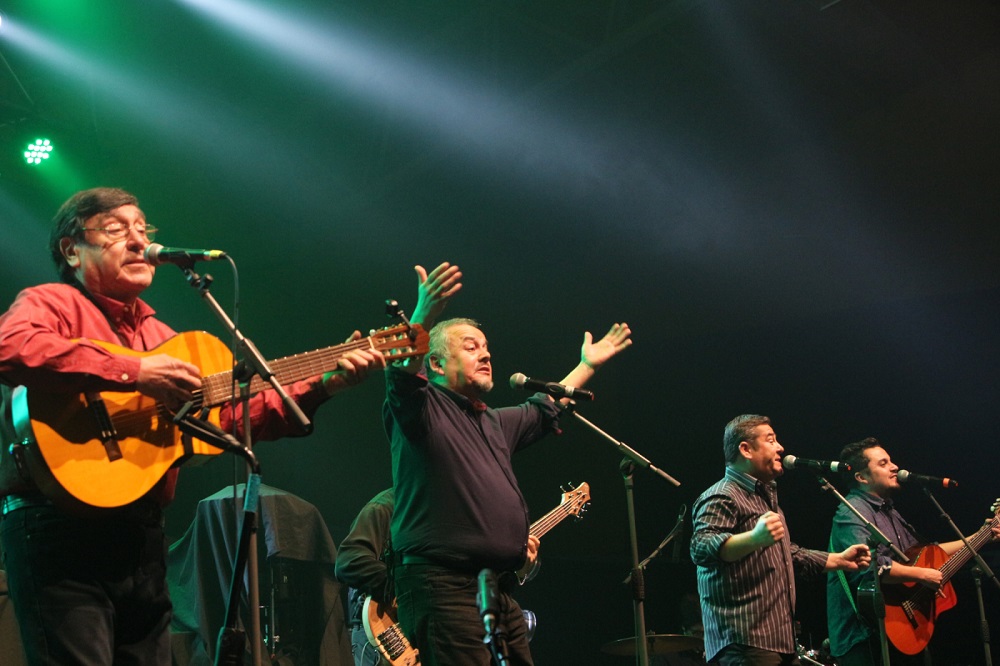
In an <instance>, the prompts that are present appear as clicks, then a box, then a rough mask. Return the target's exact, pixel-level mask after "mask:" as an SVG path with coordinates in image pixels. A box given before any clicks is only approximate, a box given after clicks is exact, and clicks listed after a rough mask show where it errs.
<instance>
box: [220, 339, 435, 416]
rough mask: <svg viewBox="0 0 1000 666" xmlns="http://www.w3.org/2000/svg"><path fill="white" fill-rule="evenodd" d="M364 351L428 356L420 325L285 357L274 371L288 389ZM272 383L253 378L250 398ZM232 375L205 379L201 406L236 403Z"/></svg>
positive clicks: (393, 355)
mask: <svg viewBox="0 0 1000 666" xmlns="http://www.w3.org/2000/svg"><path fill="white" fill-rule="evenodd" d="M362 349H367V350H374V351H378V352H380V353H381V354H382V355H383V356H385V357H386V358H387V359H390V358H391V359H393V360H399V359H404V358H409V357H411V356H417V355H419V354H424V353H426V352H427V332H426V331H424V330H423V329H422V328H421V327H420V326H419V325H417V324H413V325H412V327H410V326H407V327H404V326H396V327H393V328H391V329H382V330H380V331H373V332H372V335H371V336H369V337H366V338H361V339H360V340H352V341H350V342H345V343H342V344H339V345H333V346H331V347H324V348H322V349H317V350H315V351H311V352H305V353H303V354H295V355H294V356H286V357H284V358H279V359H277V360H274V361H270V362H269V365H270V366H271V371H272V372H273V373H274V376H275V378H276V379H277V380H278V383H279V384H281V385H282V386H287V385H288V384H292V383H294V382H298V381H301V380H303V379H308V378H309V377H315V376H316V375H321V374H323V373H325V372H330V371H331V370H336V369H337V364H338V363H339V362H340V359H342V358H343V357H344V356H346V355H347V354H349V353H351V352H353V351H359V350H362ZM270 386H271V384H270V382H267V381H264V379H262V378H261V377H260V376H259V375H254V377H253V378H252V379H251V381H250V395H256V394H257V393H260V392H261V391H263V390H265V389H267V388H270ZM235 397H236V396H235V395H234V392H233V372H232V371H231V370H227V371H225V372H219V373H216V374H214V375H209V376H207V377H203V378H202V405H203V406H204V407H209V408H211V407H217V406H219V405H222V404H224V403H227V402H229V401H231V400H233V399H234V398H235Z"/></svg>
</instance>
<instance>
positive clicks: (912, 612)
mask: <svg viewBox="0 0 1000 666" xmlns="http://www.w3.org/2000/svg"><path fill="white" fill-rule="evenodd" d="M991 510H992V511H993V518H992V519H990V520H988V521H987V522H986V524H985V525H984V526H983V527H982V528H981V529H980V530H979V531H977V532H976V533H975V534H973V535H972V536H971V537H969V538H968V539H967V541H968V542H969V545H968V546H962V548H961V550H958V551H956V552H955V553H954V554H953V555H951V556H950V557H949V556H948V554H947V553H945V552H944V550H942V549H941V548H940V547H939V546H936V545H934V544H930V545H926V546H914V547H913V548H911V549H909V550H907V551H906V556H907V557H908V558H909V560H910V565H911V566H915V567H926V568H929V569H938V570H940V571H941V587H940V588H939V589H938V591H937V592H935V591H934V590H932V589H930V588H928V587H925V586H923V585H921V584H919V583H916V582H911V583H904V584H901V585H879V588H880V589H881V591H882V599H883V602H884V605H885V633H886V636H887V637H888V639H889V641H890V642H891V643H892V644H893V645H894V646H895V647H896V649H897V650H899V651H900V652H902V653H903V654H917V653H919V652H921V651H922V650H923V649H924V648H926V647H927V644H928V643H930V640H931V636H933V635H934V623H935V622H936V621H937V617H938V615H940V614H941V613H943V612H944V611H946V610H949V609H951V608H953V607H954V606H955V603H956V602H957V601H958V599H957V598H956V596H955V589H954V587H953V586H952V584H951V577H952V576H954V575H955V573H956V572H958V570H959V569H961V568H962V567H963V566H964V565H965V563H966V562H968V561H969V560H970V559H972V556H973V554H974V553H976V552H978V551H979V549H980V548H982V547H983V546H984V545H986V544H987V543H989V542H990V541H991V540H992V538H993V532H992V529H993V527H995V526H996V525H997V524H998V521H1000V501H997V502H996V503H995V504H993V506H992V507H991ZM970 548H971V549H970ZM878 606H879V604H878V593H877V590H876V587H875V581H874V580H871V579H869V580H864V581H862V583H861V584H860V585H859V586H858V610H859V611H860V612H861V613H862V614H863V615H865V616H866V617H867V618H868V619H870V620H872V621H873V622H877V619H878V613H877V609H878Z"/></svg>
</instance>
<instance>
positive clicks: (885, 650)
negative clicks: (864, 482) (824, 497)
mask: <svg viewBox="0 0 1000 666" xmlns="http://www.w3.org/2000/svg"><path fill="white" fill-rule="evenodd" d="M816 480H817V481H818V482H819V484H820V488H822V489H823V490H825V491H827V492H829V493H831V494H832V495H834V496H836V498H837V499H838V500H840V503H841V504H843V505H844V506H846V507H847V508H848V509H850V511H851V513H853V514H854V515H855V516H857V518H858V520H860V521H861V523H862V524H863V525H864V526H865V529H867V530H868V547H869V548H870V549H871V550H872V562H871V565H869V569H870V570H871V571H872V574H873V576H874V582H875V596H874V599H873V600H872V605H873V606H874V610H875V616H876V618H877V619H878V637H879V643H880V645H881V648H882V666H889V637H888V636H886V633H885V599H884V597H883V596H882V581H881V580H880V577H881V575H882V572H883V569H882V567H880V566H878V558H877V556H876V554H877V549H878V546H880V545H881V546H886V547H887V548H888V549H889V550H891V551H892V553H893V554H894V555H895V556H896V557H897V558H898V559H899V560H900V561H901V562H904V563H908V562H909V561H910V559H909V558H908V557H907V556H906V554H905V553H904V552H903V551H901V550H900V549H899V547H897V546H896V545H895V544H894V543H892V542H891V541H889V538H888V537H887V536H886V535H885V534H883V533H882V530H880V529H879V528H877V527H876V526H875V525H874V524H873V523H872V522H871V521H870V520H868V519H867V518H865V517H864V516H862V515H861V512H860V511H858V510H857V509H856V508H855V507H854V505H853V504H851V503H850V502H848V501H847V498H846V497H844V496H843V495H841V494H840V491H839V490H837V489H836V488H834V487H833V484H832V483H830V482H829V481H827V480H826V478H824V477H823V475H822V474H818V473H817V474H816ZM852 602H853V600H852Z"/></svg>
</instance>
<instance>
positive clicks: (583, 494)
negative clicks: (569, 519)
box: [559, 483, 590, 519]
mask: <svg viewBox="0 0 1000 666" xmlns="http://www.w3.org/2000/svg"><path fill="white" fill-rule="evenodd" d="M571 486H572V484H569V485H567V486H563V488H562V491H563V496H562V500H561V501H560V502H559V506H560V507H561V508H562V509H563V511H565V512H566V515H568V516H576V517H577V518H578V519H579V518H582V517H583V514H584V513H586V511H587V505H588V504H590V484H588V483H581V484H580V485H578V486H577V487H576V488H571Z"/></svg>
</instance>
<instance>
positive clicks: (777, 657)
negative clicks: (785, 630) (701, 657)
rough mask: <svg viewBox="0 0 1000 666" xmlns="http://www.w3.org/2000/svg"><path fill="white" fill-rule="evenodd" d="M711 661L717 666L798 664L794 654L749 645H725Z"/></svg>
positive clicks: (794, 665)
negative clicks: (717, 665)
mask: <svg viewBox="0 0 1000 666" xmlns="http://www.w3.org/2000/svg"><path fill="white" fill-rule="evenodd" d="M712 663H716V664H719V666H800V662H799V657H798V655H796V654H785V653H783V652H774V651H772V650H761V649H760V648H755V647H750V646H749V645H727V646H726V647H724V648H723V649H722V651H721V652H719V654H717V655H715V659H713V660H712Z"/></svg>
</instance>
